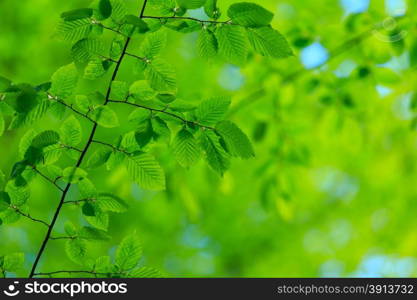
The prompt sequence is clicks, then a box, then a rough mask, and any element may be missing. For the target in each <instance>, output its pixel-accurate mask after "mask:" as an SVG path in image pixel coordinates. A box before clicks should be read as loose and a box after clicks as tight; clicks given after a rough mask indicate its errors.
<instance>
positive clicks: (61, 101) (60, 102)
mask: <svg viewBox="0 0 417 300" xmlns="http://www.w3.org/2000/svg"><path fill="white" fill-rule="evenodd" d="M48 99H49V100H51V101H55V102H56V103H59V104H61V105H63V106H65V107H66V108H68V109H70V110H72V111H73V112H75V113H76V114H78V115H80V116H82V117H83V118H86V119H87V120H89V121H90V122H92V123H94V124H95V123H96V121H94V120H93V119H91V118H90V117H89V116H88V115H86V114H84V113H82V112H80V111H79V110H77V109H75V108H74V107H73V106H72V104H71V105H69V104H67V103H65V102H64V101H63V100H61V99H59V98H57V97H55V96H54V95H51V94H48Z"/></svg>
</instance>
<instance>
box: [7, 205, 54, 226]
mask: <svg viewBox="0 0 417 300" xmlns="http://www.w3.org/2000/svg"><path fill="white" fill-rule="evenodd" d="M10 208H12V209H13V210H14V211H15V212H17V213H18V214H19V215H21V216H23V217H25V218H28V219H30V220H32V221H33V222H37V223H41V224H43V225H45V226H46V227H48V228H49V226H50V225H49V224H48V223H46V222H45V221H42V220H39V219H35V218H33V217H32V216H31V215H29V214H25V213H24V212H22V211H21V210H20V209H19V208H17V207H16V206H10Z"/></svg>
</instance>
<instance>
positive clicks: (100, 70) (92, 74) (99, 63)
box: [84, 57, 112, 80]
mask: <svg viewBox="0 0 417 300" xmlns="http://www.w3.org/2000/svg"><path fill="white" fill-rule="evenodd" d="M111 64H112V62H109V61H107V60H102V59H101V58H98V57H95V58H92V59H91V60H90V61H89V63H88V64H87V66H86V67H85V69H84V78H85V79H88V80H96V79H99V78H101V77H103V76H104V75H106V72H107V70H108V69H109V67H110V65H111Z"/></svg>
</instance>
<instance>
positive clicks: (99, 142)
mask: <svg viewBox="0 0 417 300" xmlns="http://www.w3.org/2000/svg"><path fill="white" fill-rule="evenodd" d="M93 143H95V144H100V145H103V146H107V147H109V148H112V149H113V150H114V151H118V152H121V153H124V154H126V155H132V153H130V152H127V151H125V150H123V149H120V148H117V147H116V146H114V145H112V144H109V143H105V142H101V141H96V140H93ZM88 200H92V199H84V201H88ZM78 201H81V200H78ZM68 202H70V201H68ZM68 202H67V203H68Z"/></svg>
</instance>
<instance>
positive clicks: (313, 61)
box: [301, 42, 329, 69]
mask: <svg viewBox="0 0 417 300" xmlns="http://www.w3.org/2000/svg"><path fill="white" fill-rule="evenodd" d="M328 59H329V52H328V51H327V49H326V48H325V47H324V46H323V45H322V44H320V43H318V42H316V43H314V44H311V45H310V46H307V47H305V48H304V49H303V50H302V51H301V62H302V64H303V65H304V67H306V68H307V69H314V68H317V67H320V66H321V65H324V64H325V63H326V62H327V60H328Z"/></svg>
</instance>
